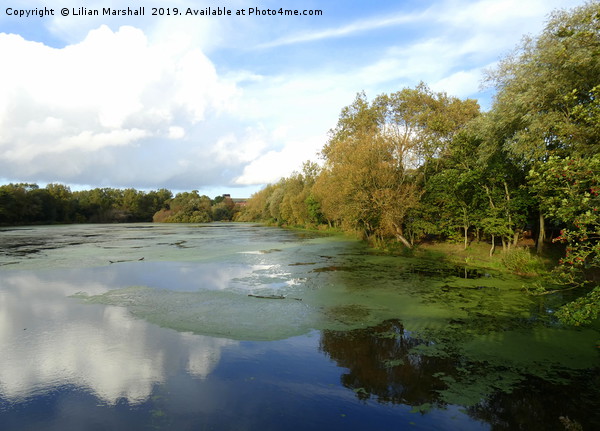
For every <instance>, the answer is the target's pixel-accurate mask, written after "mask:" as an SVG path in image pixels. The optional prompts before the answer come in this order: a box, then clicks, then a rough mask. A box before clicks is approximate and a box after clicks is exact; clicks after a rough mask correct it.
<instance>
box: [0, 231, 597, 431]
mask: <svg viewBox="0 0 600 431" xmlns="http://www.w3.org/2000/svg"><path fill="white" fill-rule="evenodd" d="M529 282H530V281H528V280H527V279H522V278H519V277H510V276H506V275H500V274H496V273H494V272H491V271H490V272H480V271H475V270H472V269H469V268H464V267H456V266H454V265H450V264H448V263H446V262H444V261H443V260H438V261H425V260H417V259H410V258H402V257H389V256H378V255H376V254H374V253H370V252H369V250H367V249H366V248H365V246H364V245H363V244H361V243H359V242H356V241H352V240H348V239H344V238H340V237H329V236H322V235H317V234H306V233H299V232H292V231H286V230H283V229H278V228H269V227H262V226H255V225H250V224H207V225H152V224H133V225H77V226H40V227H27V228H10V229H8V228H7V229H0V430H2V431H5V430H54V429H56V430H61V431H62V430H96V429H97V430H106V429H111V430H121V429H122V430H138V429H139V430H146V429H148V430H151V429H169V430H175V429H176V430H205V429H206V430H306V429H324V430H338V429H339V430H403V429H407V430H564V429H565V425H564V424H563V422H564V421H566V419H563V421H561V419H560V418H561V417H563V418H566V417H568V418H569V419H568V420H570V421H576V422H577V423H579V424H580V425H581V426H582V427H583V429H584V430H596V429H600V413H599V408H598V406H599V405H600V390H599V388H600V372H599V371H600V357H599V349H598V342H599V340H600V331H599V329H598V326H595V327H593V328H585V329H573V328H566V327H563V326H561V325H560V324H559V323H558V322H556V320H555V319H554V318H553V315H552V311H553V310H554V309H555V308H556V307H558V306H560V305H561V304H562V302H563V300H562V299H561V298H560V297H558V296H557V295H554V296H548V297H544V298H539V297H538V298H532V297H529V296H527V295H525V294H524V293H523V291H522V289H523V287H524V285H526V284H527V283H529Z"/></svg>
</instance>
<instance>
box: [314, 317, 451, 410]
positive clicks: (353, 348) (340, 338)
mask: <svg viewBox="0 0 600 431" xmlns="http://www.w3.org/2000/svg"><path fill="white" fill-rule="evenodd" d="M421 344H423V341H420V340H417V339H415V338H412V337H411V336H410V333H409V332H407V331H405V329H404V327H403V326H402V323H401V322H400V321H398V320H388V321H386V322H383V323H381V324H379V325H377V326H375V327H372V328H367V329H358V330H354V331H344V332H341V331H327V330H326V331H323V333H322V336H321V343H320V349H321V350H322V351H323V352H324V353H326V354H327V355H328V356H329V357H330V358H331V359H333V360H334V361H336V363H337V364H338V365H339V366H341V367H344V368H347V369H348V372H347V373H345V374H343V375H342V377H341V382H342V384H343V385H344V386H346V387H348V388H350V389H352V390H353V391H354V392H355V393H356V395H357V397H359V398H360V399H368V398H370V397H371V396H373V397H376V399H377V400H378V401H380V402H386V403H387V402H391V403H394V404H408V405H411V406H421V405H423V404H425V403H440V402H441V400H440V397H439V394H437V392H436V391H438V390H440V389H443V388H444V386H445V385H444V384H443V382H442V381H441V380H440V379H439V378H438V377H436V373H437V372H442V371H443V372H447V373H450V372H452V370H453V368H454V364H453V363H452V361H448V360H447V359H442V358H430V357H426V356H422V355H418V354H414V353H412V351H411V349H413V348H414V347H416V346H418V345H421Z"/></svg>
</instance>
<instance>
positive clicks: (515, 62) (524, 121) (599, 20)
mask: <svg viewBox="0 0 600 431" xmlns="http://www.w3.org/2000/svg"><path fill="white" fill-rule="evenodd" d="M599 33H600V3H598V2H596V1H591V2H588V3H586V4H585V5H583V6H580V7H578V8H575V9H573V10H572V11H565V10H563V11H556V12H554V13H553V14H552V16H551V19H550V20H549V22H548V24H547V25H546V27H545V29H544V31H543V32H542V34H541V35H540V36H539V37H537V38H525V39H524V41H523V43H522V45H521V46H520V47H519V48H518V49H517V51H516V52H515V53H513V54H512V55H511V56H509V57H507V58H505V59H504V60H503V61H502V62H501V63H500V65H499V66H498V67H497V68H496V69H495V70H494V71H492V72H490V74H489V80H490V82H492V83H494V84H495V86H496V88H497V90H498V92H497V94H496V99H495V103H494V106H493V109H492V112H491V114H492V116H493V121H492V124H493V125H494V128H495V133H496V134H497V135H498V136H499V137H500V139H501V141H502V142H503V145H504V147H505V148H506V149H507V150H508V151H509V152H510V153H512V154H513V155H515V156H516V157H517V158H519V160H520V162H521V163H522V164H523V166H524V170H525V171H527V170H528V169H529V168H531V167H533V166H534V165H540V164H542V163H544V162H545V161H546V160H547V159H548V157H549V156H550V155H558V156H563V157H564V156H568V155H590V154H595V153H597V152H598V142H600V139H599V138H600V125H599V124H600V121H599V120H600V118H599V113H600V105H599V103H600V101H599V100H600V99H599V98H598V95H599V92H600V91H599V86H598V76H600V55H599V54H598V53H599V52H600V37H599ZM539 225H540V229H539V237H538V251H541V247H542V244H543V242H544V236H545V235H544V213H543V212H542V211H540V223H539Z"/></svg>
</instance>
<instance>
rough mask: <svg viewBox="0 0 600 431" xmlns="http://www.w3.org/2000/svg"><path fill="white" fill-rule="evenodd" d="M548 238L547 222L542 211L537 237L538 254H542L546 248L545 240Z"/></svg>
mask: <svg viewBox="0 0 600 431" xmlns="http://www.w3.org/2000/svg"><path fill="white" fill-rule="evenodd" d="M545 240H546V223H545V221H544V213H542V212H541V211H540V231H539V233H538V238H537V250H536V251H537V254H542V251H543V250H544V241H545Z"/></svg>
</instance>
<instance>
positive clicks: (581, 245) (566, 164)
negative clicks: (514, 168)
mask: <svg viewBox="0 0 600 431" xmlns="http://www.w3.org/2000/svg"><path fill="white" fill-rule="evenodd" d="M529 180H530V183H531V185H532V187H533V188H534V190H535V191H536V192H537V194H538V196H540V198H541V201H542V208H543V209H544V211H545V212H546V213H547V214H548V216H549V217H551V218H552V219H555V220H556V221H558V222H561V223H563V224H564V226H565V228H564V229H563V230H562V231H561V234H560V236H559V237H557V238H555V241H557V242H561V243H565V244H566V254H565V257H564V258H562V259H561V260H560V262H559V266H558V268H557V270H558V274H559V276H560V278H561V279H562V280H563V281H565V282H567V283H571V284H581V283H583V282H585V281H586V279H587V278H588V277H589V276H591V274H592V273H593V272H594V271H598V270H599V269H600V155H598V154H596V155H594V156H593V157H565V158H561V157H556V156H551V157H550V158H549V159H548V161H547V162H546V163H545V164H543V165H539V166H537V167H536V168H534V169H532V170H531V171H530V172H529ZM599 295H600V288H599V287H596V288H595V289H594V290H592V292H590V293H589V294H588V295H587V296H585V297H583V298H580V299H579V300H577V301H575V302H573V303H571V304H569V305H568V306H566V307H565V308H563V309H562V310H561V311H560V312H559V316H560V317H561V318H562V319H563V320H565V321H567V322H569V323H573V324H581V323H586V322H589V321H590V320H591V319H593V318H594V317H595V316H597V315H598V313H599V312H600V303H599V302H598V297H599Z"/></svg>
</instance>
